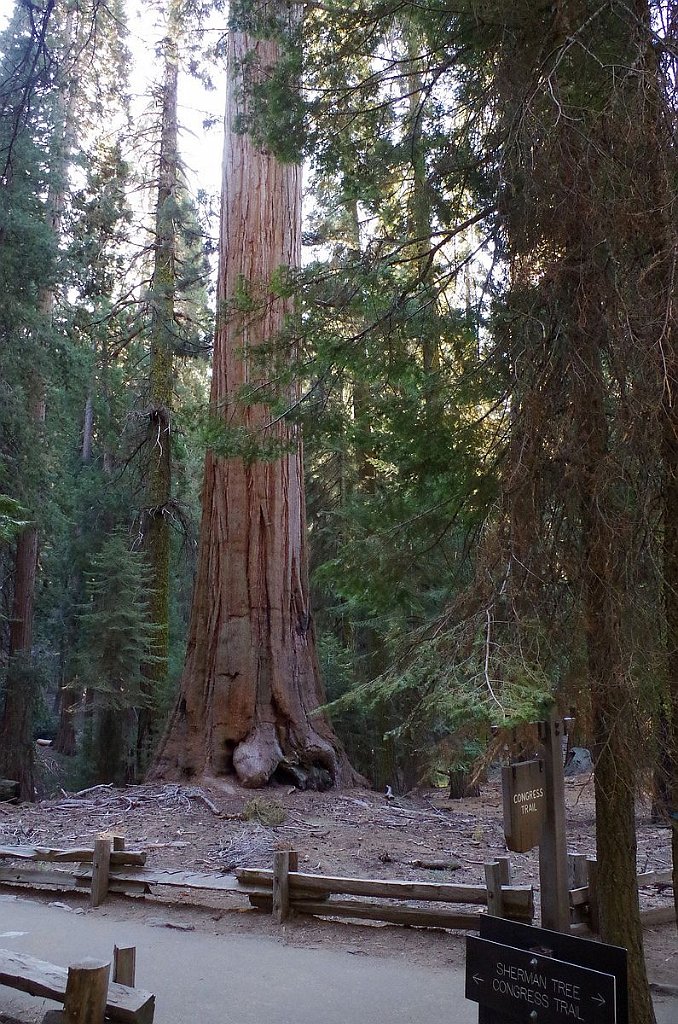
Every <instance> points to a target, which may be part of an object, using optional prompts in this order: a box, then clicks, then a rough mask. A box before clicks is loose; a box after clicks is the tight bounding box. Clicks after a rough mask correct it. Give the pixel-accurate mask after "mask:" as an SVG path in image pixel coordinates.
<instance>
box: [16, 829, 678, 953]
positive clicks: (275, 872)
mask: <svg viewBox="0 0 678 1024" xmlns="http://www.w3.org/2000/svg"><path fill="white" fill-rule="evenodd" d="M8 861H12V863H6V862H8ZM17 862H18V863H17ZM568 870H569V902H570V917H571V921H572V928H573V930H574V931H575V932H576V931H584V930H591V931H593V932H594V933H595V932H597V930H598V913H597V899H596V893H597V863H596V861H595V860H594V859H592V858H587V857H585V856H583V855H578V854H570V856H569V865H568ZM0 884H5V885H20V886H29V887H33V888H36V887H37V888H43V887H47V888H52V889H58V890H59V891H60V892H68V891H69V890H70V891H82V889H83V888H86V889H89V893H90V903H91V905H92V906H93V907H96V906H99V904H100V903H101V902H102V901H103V900H104V899H105V898H106V895H107V894H108V893H109V892H112V893H120V894H124V895H132V896H139V895H143V894H145V893H151V892H152V891H153V890H154V889H155V888H157V887H171V888H178V889H180V890H181V898H182V900H184V901H186V902H190V900H191V894H192V893H193V892H198V891H201V892H214V893H218V894H223V893H233V894H240V895H244V896H246V897H247V898H248V899H249V901H250V903H251V904H252V906H254V907H257V908H258V909H260V910H265V911H268V912H269V913H272V914H273V915H274V917H275V918H276V920H278V921H283V920H285V919H286V918H287V917H288V916H289V914H290V913H291V912H293V913H295V914H312V915H316V916H324V917H341V918H352V919H356V920H361V919H362V920H369V921H384V922H388V923H391V924H403V925H418V926H424V927H433V928H457V929H459V928H461V929H464V930H473V929H475V928H477V927H478V919H479V917H480V916H481V914H483V913H489V914H493V915H496V916H498V917H508V918H513V919H514V920H518V921H523V922H528V923H529V922H531V921H532V920H533V918H534V892H533V889H532V886H521V885H512V884H511V878H510V864H509V859H508V857H500V858H498V859H497V860H496V861H494V862H493V863H490V864H486V865H485V884H484V885H457V884H453V883H448V882H428V881H425V882H424V881H421V882H420V881H417V882H409V881H408V882H404V881H392V880H387V879H366V878H346V877H340V876H332V875H313V874H307V873H304V872H300V871H299V870H298V857H297V854H296V853H294V852H293V851H288V850H280V851H278V852H277V853H276V854H275V856H274V866H273V869H272V870H266V869H262V868H239V869H237V870H236V873H235V874H219V875H214V874H204V873H201V872H195V871H193V872H187V871H182V870H161V869H157V870H156V869H148V868H147V867H146V854H145V852H144V851H142V850H128V849H125V844H124V840H123V839H122V838H120V837H115V836H113V837H111V836H108V837H104V838H101V839H97V840H96V841H95V843H94V846H93V848H71V849H55V848H53V847H41V846H3V847H0ZM638 884H639V885H653V884H661V885H669V886H670V885H671V872H670V871H669V870H667V871H659V872H645V873H643V874H640V875H639V876H638ZM476 907H477V908H483V909H482V910H481V909H475V908H476ZM641 916H642V919H643V922H644V923H645V924H647V925H651V924H659V923H662V922H664V921H671V920H674V919H675V913H674V909H673V906H667V907H660V908H653V909H650V910H644V911H643V912H642V914H641Z"/></svg>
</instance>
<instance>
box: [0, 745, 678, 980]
mask: <svg viewBox="0 0 678 1024" xmlns="http://www.w3.org/2000/svg"><path fill="white" fill-rule="evenodd" d="M41 757H42V760H43V771H44V772H45V773H46V776H47V779H48V780H49V777H50V776H51V777H52V785H54V778H55V777H57V776H58V775H59V774H60V773H59V765H58V763H57V761H56V760H55V759H54V757H53V755H51V753H50V752H49V750H46V751H43V752H41ZM565 799H566V808H567V830H568V847H569V849H570V851H571V852H575V853H583V854H588V855H593V854H594V852H595V813H594V799H593V781H592V777H591V774H590V773H582V774H577V775H573V776H570V777H568V778H567V779H566V784H565ZM637 819H638V870H639V871H653V870H661V869H665V868H667V867H670V864H671V850H670V832H669V829H668V828H663V827H661V826H658V825H656V824H654V823H653V822H652V820H651V816H650V807H649V803H645V802H644V801H642V800H639V801H638V807H637ZM101 832H112V833H115V834H120V835H124V836H125V838H126V841H127V845H128V847H130V848H135V849H136V848H142V849H145V850H146V851H147V852H148V860H147V867H155V868H164V869H174V870H186V871H190V870H195V871H203V872H210V873H218V872H220V871H222V872H231V871H233V869H234V868H235V867H237V866H238V867H240V866H260V867H271V865H272V859H273V851H274V850H276V849H281V848H283V849H294V850H297V851H298V853H299V863H300V869H301V870H303V871H310V872H320V873H325V874H336V875H342V874H343V875H350V876H353V877H355V876H359V877H365V878H397V879H403V880H415V879H419V880H428V881H453V882H459V883H470V884H484V864H485V863H486V862H487V861H490V860H493V859H495V858H496V857H498V856H502V855H504V856H505V855H506V846H505V842H504V832H503V824H502V799H501V788H500V781H499V778H498V777H496V778H495V777H494V775H493V773H492V772H490V780H489V781H488V782H487V783H485V784H484V785H483V786H482V787H481V793H480V796H479V797H477V798H467V799H464V800H450V799H449V797H448V794H447V791H446V790H442V789H437V790H436V789H426V790H419V791H417V792H414V793H411V794H408V795H407V796H404V797H397V798H396V799H394V800H387V799H386V798H385V797H384V796H382V795H381V794H378V793H374V792H372V791H369V790H365V789H353V790H345V791H340V792H335V791H331V792H328V793H316V792H302V791H299V790H297V789H293V788H292V787H290V786H277V787H272V788H269V789H267V790H265V791H259V792H253V791H252V790H246V789H243V788H242V787H240V786H238V785H237V783H235V782H234V781H233V780H231V779H210V780H203V783H202V785H201V786H200V787H198V786H189V785H186V786H181V785H177V784H165V785H142V786H135V787H128V788H125V789H114V788H112V787H96V788H94V789H92V790H87V791H82V793H80V794H69V793H67V792H61V793H58V795H56V796H52V797H48V798H46V799H43V800H42V801H41V802H39V803H36V804H22V805H19V806H12V805H9V804H0V844H8V843H29V844H37V845H49V844H52V845H70V844H81V843H89V844H91V842H92V840H93V838H94V837H95V836H96V835H97V834H99V833H101ZM510 857H511V863H512V867H513V880H514V882H515V883H516V884H533V885H534V886H535V888H536V887H538V884H539V871H538V860H537V851H536V850H535V851H532V852H530V853H526V854H517V853H512V854H511V855H510ZM431 861H446V862H449V863H450V864H451V865H452V864H458V865H459V866H458V867H454V868H448V869H447V870H431V869H429V868H427V867H422V864H425V863H429V862H431ZM14 891H16V890H14ZM178 892H179V893H180V892H181V890H179V891H177V890H174V891H173V892H172V893H170V894H169V895H166V896H165V895H160V896H158V897H153V898H148V897H147V898H146V899H145V900H144V901H139V900H133V901H127V902H124V901H123V899H122V898H116V899H115V905H116V909H115V912H116V915H118V916H120V914H121V913H122V914H123V915H124V914H130V915H134V916H135V917H137V918H138V917H139V915H141V916H142V917H144V916H145V917H147V918H149V919H154V918H157V915H158V913H159V911H162V912H163V913H165V915H166V912H167V911H169V907H168V906H167V904H172V922H173V924H172V925H170V926H173V927H180V928H186V929H191V930H192V929H205V930H208V931H209V932H211V933H216V934H218V933H229V934H233V933H249V934H258V935H262V936H263V935H269V936H270V937H271V938H278V939H280V936H281V932H280V929H279V928H278V927H277V926H276V925H274V924H273V922H272V920H271V918H270V916H269V915H266V914H263V913H260V912H258V911H255V910H252V909H251V908H250V907H249V903H248V902H247V900H246V898H244V897H240V896H231V895H226V896H222V897H217V898H215V897H214V896H213V895H211V894H210V895H209V897H206V898H205V897H204V898H203V899H202V901H201V902H202V906H194V905H192V906H188V905H187V904H186V902H185V900H184V899H182V898H181V896H180V895H178ZM47 898H49V899H54V898H55V897H54V895H53V894H52V895H51V896H49V897H47ZM56 899H58V900H59V901H62V902H64V903H66V904H68V905H70V906H71V907H73V908H74V909H75V910H76V912H77V911H78V910H82V907H83V906H84V905H85V904H84V903H83V901H82V899H81V898H79V897H74V896H71V897H63V896H61V895H59V896H58V897H56ZM671 899H672V891H671V889H670V888H668V887H661V886H657V885H653V886H647V887H644V888H643V889H642V890H641V904H642V906H643V907H644V908H649V907H657V906H666V905H668V904H670V902H671ZM101 909H102V910H104V909H105V908H101ZM95 913H98V911H96V912H95ZM283 941H284V942H285V943H286V944H288V945H294V946H299V947H320V946H330V945H331V946H333V947H334V948H336V949H343V950H345V951H348V952H351V953H355V954H360V955H364V956H374V957H393V956H404V957H406V958H407V961H408V963H413V964H417V965H421V966H430V967H440V968H442V967H446V966H449V965H452V964H454V965H455V966H457V967H458V966H460V965H461V964H463V962H464V956H465V947H464V935H463V934H462V933H453V932H445V931H442V930H441V931H436V930H433V929H420V928H396V927H394V926H381V925H374V924H372V925H370V924H361V925H356V924H348V923H337V922H334V921H322V920H319V919H314V918H305V917H300V918H298V919H293V920H291V921H290V922H288V923H287V925H286V926H285V929H284V936H283ZM645 943H646V957H647V962H648V969H649V974H650V979H651V981H652V983H653V984H654V985H655V986H659V990H660V991H661V987H662V986H667V985H668V986H675V985H676V983H677V979H678V941H677V937H676V928H675V925H663V926H658V927H652V928H647V929H646V930H645Z"/></svg>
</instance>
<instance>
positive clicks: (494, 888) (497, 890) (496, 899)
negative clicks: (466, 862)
mask: <svg viewBox="0 0 678 1024" xmlns="http://www.w3.org/2000/svg"><path fill="white" fill-rule="evenodd" d="M503 859H504V860H506V859H507V858H503ZM504 871H505V869H504V868H502V866H501V865H500V864H498V863H497V862H496V861H495V862H494V863H492V864H486V865H485V885H486V886H487V912H488V914H491V915H492V916H493V917H503V916H504V897H503V895H502V891H501V886H502V875H503V873H504Z"/></svg>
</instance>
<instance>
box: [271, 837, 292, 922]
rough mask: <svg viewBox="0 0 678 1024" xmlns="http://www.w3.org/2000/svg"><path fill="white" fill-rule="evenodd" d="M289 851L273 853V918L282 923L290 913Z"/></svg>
mask: <svg viewBox="0 0 678 1024" xmlns="http://www.w3.org/2000/svg"><path fill="white" fill-rule="evenodd" d="M289 873H290V851H289V850H276V851H275V853H274V854H273V919H274V920H275V922H276V923H277V924H282V923H283V921H286V920H287V918H288V917H289V915H290V878H289Z"/></svg>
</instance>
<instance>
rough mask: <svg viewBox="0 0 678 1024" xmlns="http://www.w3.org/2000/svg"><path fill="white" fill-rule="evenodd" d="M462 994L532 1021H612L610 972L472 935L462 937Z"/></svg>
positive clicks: (578, 1023)
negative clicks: (464, 948)
mask: <svg viewBox="0 0 678 1024" xmlns="http://www.w3.org/2000/svg"><path fill="white" fill-rule="evenodd" d="M481 971H482V974H481V973H480V972H481ZM466 998H467V999H471V1000H473V1002H475V1003H480V1005H481V1006H485V1007H488V1008H490V1009H493V1010H498V1011H500V1012H501V1013H503V1014H505V1015H506V1017H508V1018H515V1019H516V1020H521V1021H523V1020H529V1021H530V1022H534V1024H566V1022H567V1024H617V1014H616V979H615V977H614V975H612V974H603V973H602V972H601V971H592V970H589V969H588V968H587V967H579V966H578V965H577V964H571V963H567V962H566V961H564V960H556V959H554V958H553V957H549V956H543V955H542V954H540V953H533V952H531V951H530V950H525V949H515V948H514V947H513V946H503V945H501V944H500V943H498V942H490V941H489V940H488V939H478V938H475V936H469V937H468V938H467V940H466Z"/></svg>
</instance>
